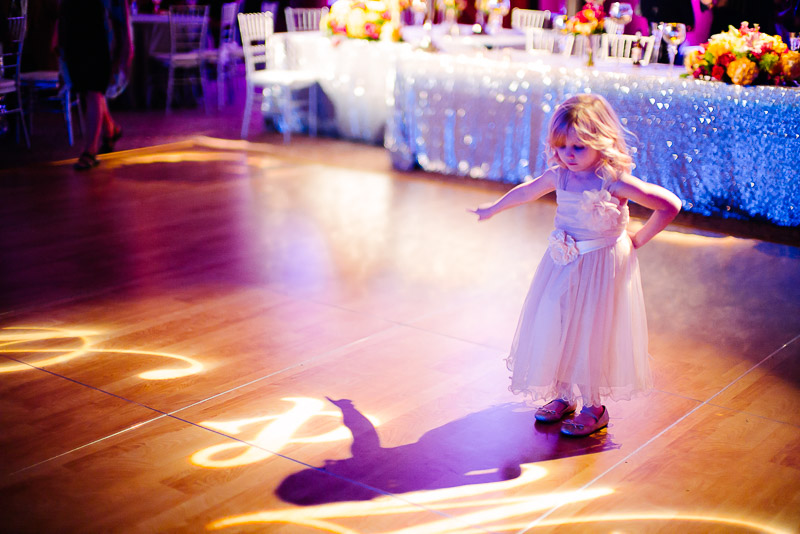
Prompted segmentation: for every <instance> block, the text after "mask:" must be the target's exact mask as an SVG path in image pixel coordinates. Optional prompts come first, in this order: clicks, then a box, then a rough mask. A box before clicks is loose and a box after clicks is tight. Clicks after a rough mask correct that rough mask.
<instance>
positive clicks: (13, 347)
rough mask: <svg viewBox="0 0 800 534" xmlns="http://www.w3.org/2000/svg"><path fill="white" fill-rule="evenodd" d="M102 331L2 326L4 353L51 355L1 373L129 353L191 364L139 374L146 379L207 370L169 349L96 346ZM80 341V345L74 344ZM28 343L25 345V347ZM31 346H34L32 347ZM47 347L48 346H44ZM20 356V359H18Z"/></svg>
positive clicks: (9, 365)
mask: <svg viewBox="0 0 800 534" xmlns="http://www.w3.org/2000/svg"><path fill="white" fill-rule="evenodd" d="M99 335H100V332H96V331H92V330H78V329H70V328H56V327H37V326H13V327H5V328H2V329H0V354H6V355H9V357H11V356H10V355H19V356H23V355H26V354H36V355H43V354H45V355H49V356H42V357H41V358H40V359H35V360H33V361H26V362H25V363H22V362H18V363H7V364H0V374H3V373H16V372H21V371H30V370H32V369H36V368H43V367H49V366H54V365H59V364H63V363H67V362H70V361H73V360H75V359H78V358H84V357H92V356H96V355H99V354H125V355H135V356H145V357H153V356H155V357H157V358H166V359H170V360H178V361H180V362H183V363H185V364H187V367H182V368H177V369H155V370H152V371H145V372H143V373H140V374H139V375H138V376H139V378H142V379H144V380H172V379H175V378H182V377H185V376H189V375H193V374H197V373H199V372H200V371H202V370H203V368H204V366H203V364H202V363H200V362H198V361H197V360H194V359H192V358H188V357H186V356H181V355H180V354H172V353H169V352H155V351H148V350H132V349H103V348H99V347H94V346H92V341H91V339H90V338H92V337H96V336H99ZM76 343H77V345H78V347H77V348H74V347H73V345H75V344H76ZM21 345H25V346H21ZM28 345H33V346H32V347H31V346H28ZM42 347H46V348H42ZM15 359H16V358H15Z"/></svg>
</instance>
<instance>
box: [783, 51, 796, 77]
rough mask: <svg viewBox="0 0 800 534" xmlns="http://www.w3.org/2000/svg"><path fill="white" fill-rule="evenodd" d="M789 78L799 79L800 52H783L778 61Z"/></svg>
mask: <svg viewBox="0 0 800 534" xmlns="http://www.w3.org/2000/svg"><path fill="white" fill-rule="evenodd" d="M778 64H779V65H780V66H781V69H782V70H783V75H784V76H785V77H786V78H788V79H789V80H797V79H800V52H785V53H784V54H783V55H782V56H781V60H780V62H779V63H778Z"/></svg>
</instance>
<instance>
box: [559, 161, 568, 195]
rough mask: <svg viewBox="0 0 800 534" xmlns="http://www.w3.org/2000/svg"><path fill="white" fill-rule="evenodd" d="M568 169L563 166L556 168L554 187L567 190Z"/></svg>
mask: <svg viewBox="0 0 800 534" xmlns="http://www.w3.org/2000/svg"><path fill="white" fill-rule="evenodd" d="M568 174H569V171H568V170H567V169H565V168H564V167H557V168H556V189H561V190H562V191H566V190H567V175H568Z"/></svg>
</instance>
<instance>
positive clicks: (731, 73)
mask: <svg viewBox="0 0 800 534" xmlns="http://www.w3.org/2000/svg"><path fill="white" fill-rule="evenodd" d="M727 72H728V77H729V78H730V79H731V81H732V82H733V83H735V84H736V85H750V84H751V83H753V82H754V81H755V79H756V78H757V77H758V65H756V64H755V63H753V62H752V61H750V60H749V59H747V58H744V57H740V58H739V59H736V60H734V61H732V62H731V63H730V65H728V71H727Z"/></svg>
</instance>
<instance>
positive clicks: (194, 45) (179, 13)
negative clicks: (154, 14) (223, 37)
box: [169, 6, 208, 55]
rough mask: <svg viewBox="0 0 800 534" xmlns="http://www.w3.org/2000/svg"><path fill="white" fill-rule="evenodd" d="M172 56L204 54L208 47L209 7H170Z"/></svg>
mask: <svg viewBox="0 0 800 534" xmlns="http://www.w3.org/2000/svg"><path fill="white" fill-rule="evenodd" d="M169 35H170V52H171V54H172V55H177V54H190V53H202V52H203V51H204V50H205V49H206V47H207V45H208V42H207V40H208V6H170V8H169Z"/></svg>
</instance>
